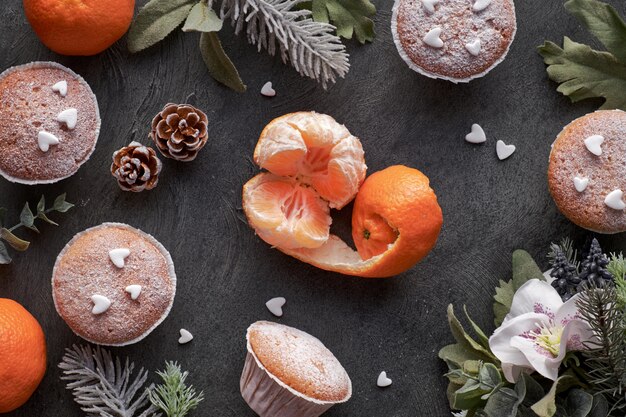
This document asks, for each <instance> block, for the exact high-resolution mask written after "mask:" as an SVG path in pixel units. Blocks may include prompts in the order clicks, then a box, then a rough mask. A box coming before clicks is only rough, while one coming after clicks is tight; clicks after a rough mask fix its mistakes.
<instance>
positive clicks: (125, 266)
mask: <svg viewBox="0 0 626 417" xmlns="http://www.w3.org/2000/svg"><path fill="white" fill-rule="evenodd" d="M175 294H176V273H175V272H174V264H173V262H172V258H171V257H170V254H169V253H168V251H167V250H166V249H165V248H164V247H163V245H161V244H160V243H159V242H158V241H157V240H156V239H155V238H154V237H152V236H150V235H149V234H147V233H144V232H142V231H140V230H138V229H135V228H133V227H130V226H128V225H126V224H121V223H104V224H102V225H100V226H96V227H93V228H91V229H87V230H85V231H84V232H81V233H79V234H77V235H76V236H74V238H73V239H72V240H71V241H70V242H69V243H68V244H67V245H66V246H65V248H64V249H63V250H62V251H61V253H60V254H59V256H58V258H57V261H56V263H55V265H54V270H53V273H52V297H53V299H54V305H55V307H56V310H57V312H58V313H59V315H60V316H61V317H62V318H63V319H64V320H65V322H66V323H67V324H68V325H69V326H70V328H71V329H72V330H73V331H74V333H76V334H77V335H79V336H80V337H82V338H83V339H85V340H87V341H90V342H92V343H97V344H101V345H109V346H124V345H128V344H131V343H136V342H138V341H140V340H141V339H143V338H144V337H146V336H147V335H148V334H149V333H150V332H152V331H153V330H154V329H155V328H156V327H157V326H158V325H159V324H160V323H161V322H162V321H163V320H165V318H166V317H167V315H168V314H169V311H170V309H171V308H172V304H173V303H174V295H175Z"/></svg>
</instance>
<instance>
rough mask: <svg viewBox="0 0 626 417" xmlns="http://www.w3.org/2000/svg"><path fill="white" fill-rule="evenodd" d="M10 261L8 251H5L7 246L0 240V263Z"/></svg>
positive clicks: (8, 262)
mask: <svg viewBox="0 0 626 417" xmlns="http://www.w3.org/2000/svg"><path fill="white" fill-rule="evenodd" d="M11 261H12V259H11V257H10V256H9V252H8V251H7V247H6V246H4V243H2V242H0V265H6V264H10V263H11Z"/></svg>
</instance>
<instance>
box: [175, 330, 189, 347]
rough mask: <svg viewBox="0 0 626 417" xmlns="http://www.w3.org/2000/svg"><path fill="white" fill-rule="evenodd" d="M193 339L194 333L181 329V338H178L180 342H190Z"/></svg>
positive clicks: (182, 343)
mask: <svg viewBox="0 0 626 417" xmlns="http://www.w3.org/2000/svg"><path fill="white" fill-rule="evenodd" d="M192 340H193V335H192V334H191V333H190V332H189V331H188V330H185V329H180V338H179V339H178V343H180V344H181V345H184V344H185V343H189V342H191V341H192Z"/></svg>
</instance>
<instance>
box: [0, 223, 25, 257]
mask: <svg viewBox="0 0 626 417" xmlns="http://www.w3.org/2000/svg"><path fill="white" fill-rule="evenodd" d="M0 239H4V240H5V241H6V242H7V243H8V244H9V245H10V246H11V247H12V248H13V249H15V250H17V251H20V252H24V251H25V250H26V249H28V246H30V242H28V241H26V240H22V239H20V238H19V237H17V236H15V235H14V234H13V233H12V232H11V231H10V230H9V229H5V228H2V229H0Z"/></svg>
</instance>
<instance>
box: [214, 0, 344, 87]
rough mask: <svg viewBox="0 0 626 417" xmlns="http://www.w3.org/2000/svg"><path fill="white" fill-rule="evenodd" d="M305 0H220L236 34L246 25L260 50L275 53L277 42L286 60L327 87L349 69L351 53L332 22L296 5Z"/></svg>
mask: <svg viewBox="0 0 626 417" xmlns="http://www.w3.org/2000/svg"><path fill="white" fill-rule="evenodd" d="M305 1H306V0H221V15H222V18H223V19H225V18H228V19H230V20H231V21H232V24H233V26H234V27H235V33H236V34H239V33H241V31H242V30H244V29H245V30H246V34H247V36H248V41H249V42H250V43H251V44H253V45H257V47H258V50H259V51H260V50H261V49H266V50H267V51H268V52H269V54H270V55H274V54H275V53H276V44H277V43H278V48H279V50H280V54H281V58H282V60H283V62H285V63H286V62H290V63H291V65H292V66H293V67H294V68H295V69H296V70H297V71H298V72H299V73H300V74H301V75H304V76H307V77H310V78H313V79H315V80H317V81H318V82H321V83H322V86H323V87H324V88H326V87H327V86H328V84H329V83H334V82H335V81H336V79H337V76H339V77H342V78H343V77H345V75H346V74H347V73H348V70H349V69H350V63H349V62H348V53H347V52H346V47H345V45H343V43H341V39H339V37H338V36H336V35H335V34H334V33H333V32H334V31H335V27H334V26H333V25H330V24H328V23H321V22H314V21H313V19H312V18H311V15H312V13H311V11H309V10H295V9H294V8H295V7H296V6H297V5H299V4H300V3H303V2H305Z"/></svg>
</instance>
